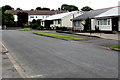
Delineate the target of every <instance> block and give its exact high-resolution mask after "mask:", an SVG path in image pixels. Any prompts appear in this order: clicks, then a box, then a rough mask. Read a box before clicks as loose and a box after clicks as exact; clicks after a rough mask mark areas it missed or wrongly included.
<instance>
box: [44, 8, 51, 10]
mask: <svg viewBox="0 0 120 80" xmlns="http://www.w3.org/2000/svg"><path fill="white" fill-rule="evenodd" d="M42 10H50V8H42Z"/></svg>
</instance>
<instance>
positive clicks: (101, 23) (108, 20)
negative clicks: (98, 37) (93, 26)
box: [97, 19, 110, 26]
mask: <svg viewBox="0 0 120 80" xmlns="http://www.w3.org/2000/svg"><path fill="white" fill-rule="evenodd" d="M105 21H106V22H105ZM97 25H98V26H109V25H110V19H98V20H97Z"/></svg>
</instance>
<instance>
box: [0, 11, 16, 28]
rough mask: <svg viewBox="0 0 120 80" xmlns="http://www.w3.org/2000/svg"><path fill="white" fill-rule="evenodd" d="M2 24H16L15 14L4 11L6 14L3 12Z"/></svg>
mask: <svg viewBox="0 0 120 80" xmlns="http://www.w3.org/2000/svg"><path fill="white" fill-rule="evenodd" d="M2 25H6V26H13V25H14V16H13V14H12V13H9V12H4V14H2Z"/></svg>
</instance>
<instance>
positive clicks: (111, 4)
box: [0, 0, 120, 10]
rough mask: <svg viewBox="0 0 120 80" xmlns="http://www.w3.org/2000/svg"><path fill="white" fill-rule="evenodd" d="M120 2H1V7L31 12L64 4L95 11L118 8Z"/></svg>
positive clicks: (76, 0) (83, 0)
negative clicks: (38, 8) (85, 7)
mask: <svg viewBox="0 0 120 80" xmlns="http://www.w3.org/2000/svg"><path fill="white" fill-rule="evenodd" d="M119 1H120V0H1V2H0V7H1V6H4V5H10V6H11V7H13V8H14V9H16V8H21V9H23V10H31V9H35V8H36V7H48V8H50V9H55V10H56V9H58V7H61V5H62V4H69V5H75V6H77V7H78V8H79V9H81V8H82V7H84V6H90V7H91V8H93V9H101V8H107V7H114V6H118V2H119Z"/></svg>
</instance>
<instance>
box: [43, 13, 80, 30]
mask: <svg viewBox="0 0 120 80" xmlns="http://www.w3.org/2000/svg"><path fill="white" fill-rule="evenodd" d="M81 14H82V12H80V11H72V12H66V13H61V14H56V15H52V16H50V17H48V18H46V19H44V20H43V24H42V25H43V26H44V27H46V26H45V24H44V22H50V21H52V22H51V23H50V25H49V26H50V27H51V28H54V29H55V28H56V27H67V28H72V26H73V24H72V21H71V19H73V18H75V17H77V16H80V15H81ZM47 26H48V25H47Z"/></svg>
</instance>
